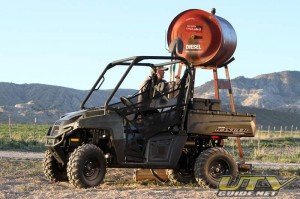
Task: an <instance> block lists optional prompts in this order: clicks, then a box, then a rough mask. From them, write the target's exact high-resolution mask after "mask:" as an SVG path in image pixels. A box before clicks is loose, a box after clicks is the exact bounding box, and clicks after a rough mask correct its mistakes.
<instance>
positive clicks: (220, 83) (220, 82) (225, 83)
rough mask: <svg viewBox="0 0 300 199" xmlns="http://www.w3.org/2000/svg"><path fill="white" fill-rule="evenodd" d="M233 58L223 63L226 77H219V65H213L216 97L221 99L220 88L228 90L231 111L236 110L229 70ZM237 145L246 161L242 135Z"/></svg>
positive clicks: (241, 157) (241, 156) (242, 159)
mask: <svg viewBox="0 0 300 199" xmlns="http://www.w3.org/2000/svg"><path fill="white" fill-rule="evenodd" d="M233 60H234V58H232V59H230V60H229V61H228V62H227V63H225V64H224V65H223V66H224V69H225V75H226V79H219V78H218V67H217V66H214V67H212V69H213V76H214V88H215V98H216V99H217V100H220V93H219V90H220V89H226V90H228V95H229V101H230V107H231V112H236V111H235V106H234V100H233V92H232V86H231V81H230V77H229V70H228V64H229V63H230V62H232V61H233ZM237 146H238V150H239V156H240V161H242V162H243V161H244V158H243V149H242V145H241V138H240V137H237Z"/></svg>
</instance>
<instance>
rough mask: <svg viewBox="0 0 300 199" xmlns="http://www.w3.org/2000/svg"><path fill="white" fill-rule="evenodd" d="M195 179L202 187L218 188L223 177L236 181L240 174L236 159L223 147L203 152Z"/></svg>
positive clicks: (197, 164)
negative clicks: (226, 176)
mask: <svg viewBox="0 0 300 199" xmlns="http://www.w3.org/2000/svg"><path fill="white" fill-rule="evenodd" d="M194 173H195V178H196V181H197V182H198V184H199V185H200V186H201V187H211V188H217V187H218V184H219V181H220V179H221V177H222V176H223V175H230V176H232V178H231V179H235V178H236V176H237V173H238V168H237V164H236V162H235V159H234V157H233V156H232V155H230V153H229V152H228V151H226V150H225V149H224V148H221V147H213V148H210V149H207V150H205V151H203V152H202V153H201V154H200V155H199V156H198V158H197V159H196V162H195V166H194Z"/></svg>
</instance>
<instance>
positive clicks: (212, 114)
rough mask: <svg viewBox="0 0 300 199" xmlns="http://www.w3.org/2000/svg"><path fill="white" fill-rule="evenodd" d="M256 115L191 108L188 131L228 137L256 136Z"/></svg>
mask: <svg viewBox="0 0 300 199" xmlns="http://www.w3.org/2000/svg"><path fill="white" fill-rule="evenodd" d="M255 123H256V117H255V115H253V114H248V113H232V112H222V111H205V110H189V111H188V119H187V132H188V133H195V134H202V135H219V136H226V137H227V136H228V137H254V135H255V131H256V127H255Z"/></svg>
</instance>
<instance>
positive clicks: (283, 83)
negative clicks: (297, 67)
mask: <svg viewBox="0 0 300 199" xmlns="http://www.w3.org/2000/svg"><path fill="white" fill-rule="evenodd" d="M231 83H232V87H233V93H234V102H235V104H236V105H238V106H247V107H255V108H264V109H269V110H277V111H284V112H293V113H300V72H299V71H283V72H278V73H271V74H265V75H259V76H257V77H254V78H245V77H237V78H235V79H232V80H231ZM195 94H196V96H198V97H203V98H214V84H213V81H209V82H207V83H205V84H204V85H202V86H200V87H197V88H195ZM220 96H221V100H222V103H223V104H229V98H228V95H227V91H226V90H220Z"/></svg>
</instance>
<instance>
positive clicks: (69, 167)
mask: <svg viewBox="0 0 300 199" xmlns="http://www.w3.org/2000/svg"><path fill="white" fill-rule="evenodd" d="M158 61H163V63H160V62H158ZM153 62H155V63H153ZM178 64H180V65H181V66H182V67H183V68H185V71H184V73H183V74H182V76H181V77H180V79H179V80H178V81H176V82H169V85H172V86H170V88H169V91H168V92H167V93H163V94H161V95H158V96H154V97H153V96H151V95H150V96H149V100H144V101H142V102H140V101H139V97H140V96H141V95H142V94H144V93H141V92H139V91H134V92H135V93H134V94H132V95H130V96H121V97H120V95H119V94H118V91H119V88H120V86H121V85H122V83H123V82H124V80H125V79H126V78H127V77H130V72H133V71H134V68H138V69H140V68H143V70H145V69H146V71H147V72H149V71H150V70H149V69H150V68H151V69H153V70H156V68H157V67H161V66H164V67H170V68H172V67H174V66H175V65H178ZM117 67H121V68H125V70H124V71H125V72H124V74H123V75H122V76H121V78H120V80H119V81H118V82H117V83H116V84H117V85H116V87H115V88H114V89H113V90H110V91H111V93H110V94H109V95H106V100H105V102H104V104H100V103H101V99H100V96H99V92H100V93H101V92H102V93H103V92H104V90H100V88H101V85H102V84H103V83H104V81H106V79H107V76H106V75H107V74H108V71H109V70H112V69H113V68H117ZM147 68H149V69H147ZM193 73H194V71H193V68H192V67H191V65H190V63H189V62H188V61H187V60H186V59H185V58H182V57H161V56H138V57H131V58H128V59H123V60H119V61H115V62H112V63H110V64H108V65H107V67H106V68H105V69H104V71H103V73H102V74H101V75H100V77H99V78H98V80H97V81H96V83H95V84H94V86H93V87H92V89H91V90H90V92H89V93H88V95H87V97H86V98H85V100H84V101H83V103H82V105H81V110H80V111H78V112H73V113H69V114H66V115H64V116H62V117H61V118H60V119H59V120H58V121H56V122H55V124H54V125H53V127H51V128H50V129H49V131H48V133H47V141H46V146H47V147H48V150H47V151H46V155H45V159H44V172H45V175H46V176H47V178H48V179H49V180H51V181H61V180H67V179H68V180H69V182H70V183H72V184H73V185H74V186H76V187H93V186H97V185H99V184H100V183H101V182H102V181H103V179H104V176H105V173H106V168H107V167H108V168H149V169H168V176H169V179H170V180H172V181H179V182H190V181H195V180H196V181H197V182H198V183H199V184H200V185H208V186H210V187H216V186H217V184H218V180H219V179H220V178H221V176H222V175H232V176H233V177H235V176H236V175H237V172H238V167H237V163H236V161H235V159H234V158H233V156H232V155H230V154H229V153H228V152H227V151H226V150H225V149H224V148H223V140H224V139H226V138H228V137H232V136H239V137H249V136H253V135H254V131H255V116H254V115H249V114H241V113H228V112H222V111H221V105H220V101H218V100H212V99H211V100H209V99H201V98H193V83H194V81H193V76H194V74H193ZM133 75H134V74H133ZM154 81H156V80H155V75H153V76H152V79H151V81H150V84H151V83H153V82H154ZM153 85H154V83H153ZM150 87H151V85H150ZM150 89H155V88H150ZM102 97H103V95H102ZM95 102H96V103H98V104H99V105H98V106H91V107H88V105H89V104H93V103H95Z"/></svg>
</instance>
